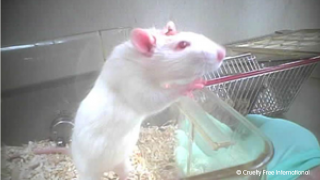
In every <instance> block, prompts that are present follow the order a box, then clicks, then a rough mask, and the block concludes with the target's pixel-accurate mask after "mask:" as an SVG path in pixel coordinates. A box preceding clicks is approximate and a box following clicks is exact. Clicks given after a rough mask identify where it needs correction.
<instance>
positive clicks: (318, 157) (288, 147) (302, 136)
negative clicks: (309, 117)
mask: <svg viewBox="0 0 320 180" xmlns="http://www.w3.org/2000/svg"><path fill="white" fill-rule="evenodd" d="M247 118H248V119H249V121H250V122H252V123H253V124H254V125H255V126H257V127H258V128H259V129H260V130H261V131H262V132H263V133H264V134H265V135H266V136H267V137H268V138H269V139H270V140H271V142H272V144H273V146H274V157H273V159H272V160H271V162H270V163H269V164H268V167H267V168H268V171H273V172H276V170H278V171H281V170H282V171H295V170H297V171H306V170H310V169H312V168H314V167H316V166H319V165H320V146H319V142H318V141H317V138H316V137H315V136H314V135H313V134H312V133H311V132H310V131H309V130H307V129H305V128H303V127H301V126H299V125H297V124H295V123H293V122H290V121H287V120H284V119H277V118H270V117H266V116H263V115H253V114H250V115H248V116H247ZM298 177H299V175H269V176H268V180H269V179H270V180H277V179H281V180H285V179H290V180H291V179H296V178H298Z"/></svg>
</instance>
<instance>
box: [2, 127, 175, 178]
mask: <svg viewBox="0 0 320 180" xmlns="http://www.w3.org/2000/svg"><path fill="white" fill-rule="evenodd" d="M175 130H176V127H175V126H172V125H169V126H162V127H148V128H141V133H140V138H139V141H138V143H137V146H136V148H135V150H134V152H133V154H132V155H131V157H130V160H131V163H132V165H133V167H134V169H135V170H134V172H132V174H131V175H130V177H129V178H130V179H132V180H138V179H139V180H156V179H157V180H158V179H166V180H170V179H176V177H177V171H176V166H175V158H174V147H175V142H176V140H175ZM50 146H56V144H55V143H54V142H51V141H48V140H44V141H39V142H29V143H28V144H27V145H23V146H2V147H1V151H2V152H1V161H2V162H1V164H2V167H1V170H2V171H1V179H3V180H43V179H46V180H47V179H48V180H76V179H77V171H76V169H75V167H74V165H73V163H72V159H71V158H70V157H69V156H67V155H64V154H42V155H35V154H33V152H32V151H33V149H35V148H41V147H43V148H45V147H50ZM117 179H118V177H117V176H116V175H115V173H113V172H106V173H104V176H103V180H117Z"/></svg>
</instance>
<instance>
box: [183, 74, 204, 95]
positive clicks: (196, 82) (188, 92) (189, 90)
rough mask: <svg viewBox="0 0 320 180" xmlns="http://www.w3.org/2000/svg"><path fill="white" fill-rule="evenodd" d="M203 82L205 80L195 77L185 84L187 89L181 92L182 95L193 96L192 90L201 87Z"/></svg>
mask: <svg viewBox="0 0 320 180" xmlns="http://www.w3.org/2000/svg"><path fill="white" fill-rule="evenodd" d="M205 84H206V81H205V80H203V79H201V78H199V79H196V80H194V81H193V82H192V83H190V84H189V85H188V86H187V89H186V91H185V92H183V95H185V96H189V97H191V98H194V96H193V93H192V91H194V90H197V89H203V88H204V87H205Z"/></svg>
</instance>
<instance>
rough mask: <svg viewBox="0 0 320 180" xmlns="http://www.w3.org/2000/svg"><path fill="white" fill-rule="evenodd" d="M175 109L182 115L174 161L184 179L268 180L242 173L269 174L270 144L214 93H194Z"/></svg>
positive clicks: (179, 120) (207, 91)
mask: <svg viewBox="0 0 320 180" xmlns="http://www.w3.org/2000/svg"><path fill="white" fill-rule="evenodd" d="M173 107H174V108H175V109H176V112H177V113H179V115H178V124H177V126H178V130H177V131H176V139H177V146H176V149H175V157H176V163H177V166H178V169H179V171H181V172H180V176H182V178H181V179H188V180H189V179H190V180H191V179H192V180H193V179H195V180H205V179H266V177H264V176H252V175H250V176H244V175H243V171H244V170H247V171H254V170H259V171H261V170H266V166H267V164H268V163H269V161H270V160H271V158H272V156H273V147H272V144H271V142H270V141H269V140H268V139H267V138H266V136H265V135H264V134H262V133H261V132H260V131H259V130H258V129H257V128H256V127H255V126H254V125H253V124H251V123H250V122H249V121H248V120H247V119H246V118H245V117H243V116H242V115H241V114H239V113H238V112H237V111H235V110H234V109H233V108H232V107H231V106H229V105H228V104H227V103H225V102H223V101H222V100H220V99H219V98H218V97H217V96H216V95H215V94H214V93H213V92H211V91H209V90H208V89H203V90H199V91H195V92H194V99H191V98H188V97H185V98H182V99H181V100H180V101H179V102H177V103H175V104H174V105H173ZM237 170H240V171H241V175H237Z"/></svg>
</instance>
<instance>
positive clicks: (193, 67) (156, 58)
mask: <svg viewBox="0 0 320 180" xmlns="http://www.w3.org/2000/svg"><path fill="white" fill-rule="evenodd" d="M131 43H132V45H133V46H132V47H133V48H134V49H135V52H136V55H138V56H139V59H142V61H141V62H142V63H143V65H145V67H147V68H149V69H150V70H152V72H153V73H152V74H153V76H154V77H156V78H158V79H161V80H164V81H167V80H187V79H188V80H189V79H194V78H197V77H200V76H202V75H204V74H205V73H207V72H212V71H215V70H217V69H218V68H219V67H220V65H221V63H222V60H223V59H224V57H225V49H224V48H223V47H222V46H220V45H218V44H216V43H215V42H213V41H211V40H210V39H209V38H207V37H205V36H203V35H201V34H196V33H193V32H178V31H177V30H176V28H175V25H174V23H173V22H169V23H168V24H167V25H166V26H165V28H164V29H162V30H157V29H139V28H137V29H134V30H132V32H131Z"/></svg>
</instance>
